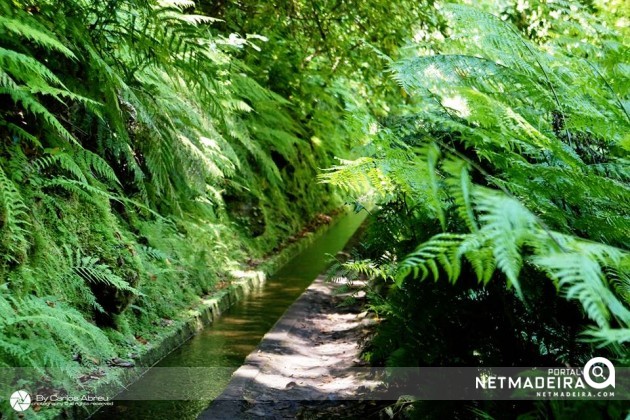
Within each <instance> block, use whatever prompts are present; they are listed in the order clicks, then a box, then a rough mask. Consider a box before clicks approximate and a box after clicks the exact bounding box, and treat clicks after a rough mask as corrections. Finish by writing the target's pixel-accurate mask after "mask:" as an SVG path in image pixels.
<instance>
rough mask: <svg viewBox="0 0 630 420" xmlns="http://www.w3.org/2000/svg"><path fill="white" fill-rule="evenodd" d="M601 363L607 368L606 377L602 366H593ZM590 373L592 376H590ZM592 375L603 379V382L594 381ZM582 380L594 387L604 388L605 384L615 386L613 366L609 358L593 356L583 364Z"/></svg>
mask: <svg viewBox="0 0 630 420" xmlns="http://www.w3.org/2000/svg"><path fill="white" fill-rule="evenodd" d="M598 363H599V364H602V365H604V366H606V368H607V369H608V378H606V376H605V375H604V368H603V367H601V366H594V365H595V364H598ZM591 375H592V377H591ZM593 377H595V378H600V379H604V381H603V382H596V381H594V380H593ZM584 380H585V381H586V383H587V384H589V386H591V387H592V388H595V389H604V388H606V387H607V386H611V385H612V387H613V388H614V387H615V367H614V366H613V364H612V363H611V362H610V360H608V359H606V358H605V357H594V358H592V359H591V360H589V361H588V362H586V364H585V365H584Z"/></svg>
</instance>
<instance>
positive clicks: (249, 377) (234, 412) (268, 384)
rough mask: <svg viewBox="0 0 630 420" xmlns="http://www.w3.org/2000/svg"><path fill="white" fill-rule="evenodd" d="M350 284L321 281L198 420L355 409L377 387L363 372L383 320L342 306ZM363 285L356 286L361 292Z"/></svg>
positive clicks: (311, 414) (267, 336) (360, 296)
mask: <svg viewBox="0 0 630 420" xmlns="http://www.w3.org/2000/svg"><path fill="white" fill-rule="evenodd" d="M342 284H343V283H332V282H326V281H325V279H324V277H323V276H320V277H318V278H317V279H316V280H315V281H314V282H313V283H312V284H311V286H309V287H308V289H306V291H305V292H304V293H303V294H302V295H301V296H300V297H299V298H298V299H297V300H296V301H295V302H294V303H293V304H292V305H291V306H290V307H289V309H287V311H286V312H285V314H284V315H283V316H282V318H280V319H279V320H278V322H277V323H276V324H275V325H274V327H273V328H272V329H271V330H270V331H269V332H268V333H267V334H265V336H264V337H263V339H262V341H261V342H260V344H259V345H258V347H257V348H256V349H255V350H254V351H253V352H252V353H250V355H249V356H248V357H247V358H246V359H245V362H244V363H243V365H242V366H241V367H240V368H239V369H238V370H237V371H236V372H235V373H234V375H233V377H232V379H231V381H230V383H229V385H228V386H227V388H226V389H225V390H224V391H223V393H222V394H221V395H220V396H219V397H218V398H217V399H215V401H214V402H213V403H212V404H211V405H210V407H208V408H207V409H206V410H205V411H204V412H202V413H201V415H200V416H199V419H235V418H238V419H248V418H278V419H280V418H303V417H308V418H314V417H318V414H319V415H323V414H324V413H325V412H327V411H329V410H334V411H335V413H336V414H339V410H342V411H343V410H344V407H349V406H350V405H351V403H350V402H351V401H355V402H354V404H355V405H356V401H357V400H360V399H361V391H362V390H364V389H366V388H368V387H373V386H374V385H375V384H374V383H372V382H371V381H369V380H368V379H366V378H364V377H362V376H361V375H360V374H357V373H356V371H357V370H356V369H355V370H353V369H352V368H356V367H358V366H360V365H361V364H362V362H361V361H360V359H359V355H360V352H361V343H363V342H364V340H365V338H366V337H367V336H368V335H369V334H370V333H371V331H372V330H373V328H374V325H375V323H376V321H375V320H374V319H371V318H370V317H368V316H366V313H365V312H360V310H361V306H360V303H361V301H362V300H363V299H364V294H363V292H358V293H356V294H355V297H357V298H358V299H357V301H358V302H357V304H353V305H352V306H339V304H340V303H341V302H342V301H343V300H344V299H345V298H346V297H348V296H349V293H352V291H351V292H349V293H345V294H338V293H335V290H336V289H338V288H339V287H341V285H342ZM358 286H359V284H357V283H355V284H354V285H351V289H354V291H355V292H356V290H357V287H358Z"/></svg>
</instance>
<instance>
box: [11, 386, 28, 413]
mask: <svg viewBox="0 0 630 420" xmlns="http://www.w3.org/2000/svg"><path fill="white" fill-rule="evenodd" d="M9 401H10V402H11V407H13V409H14V410H15V411H24V410H26V409H27V408H29V407H30V406H31V394H29V393H28V392H26V391H24V390H23V389H20V390H19V391H15V392H14V393H13V394H11V398H9Z"/></svg>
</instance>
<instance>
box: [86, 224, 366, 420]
mask: <svg viewBox="0 0 630 420" xmlns="http://www.w3.org/2000/svg"><path fill="white" fill-rule="evenodd" d="M364 219H365V213H364V212H362V213H360V214H350V215H347V216H345V217H343V218H342V219H340V220H339V221H338V222H337V223H336V224H335V225H334V226H332V227H331V228H329V230H328V231H327V232H326V233H324V235H322V236H321V237H320V238H318V239H317V240H315V241H314V242H313V244H312V245H310V246H309V247H308V248H306V249H305V250H304V251H303V252H302V253H301V254H299V255H298V256H296V257H295V258H294V259H292V260H291V261H289V262H288V263H287V264H286V265H285V266H284V267H282V268H281V269H280V270H279V271H278V272H277V273H276V274H274V275H273V276H271V277H270V278H269V279H268V280H267V282H265V284H264V286H263V287H262V288H261V289H259V290H255V291H253V292H252V293H251V294H250V295H249V296H247V297H245V298H244V299H243V300H241V301H240V302H238V303H237V304H235V305H234V306H232V307H231V308H230V309H229V310H228V311H226V312H225V313H224V314H223V316H221V317H220V318H219V319H217V320H216V321H215V322H214V323H212V324H211V325H209V326H208V327H206V328H205V329H204V330H203V331H201V332H200V333H199V334H197V335H196V336H194V337H193V338H191V339H190V340H189V341H188V342H186V343H184V344H183V345H182V346H181V347H179V348H178V349H177V350H175V351H173V352H172V353H171V354H169V355H168V356H167V357H165V358H164V359H162V361H160V363H158V364H157V365H156V367H157V368H158V369H155V371H162V372H164V371H173V372H181V371H184V369H182V368H183V367H188V368H190V369H188V370H186V371H187V372H189V376H191V375H190V372H192V376H195V377H193V378H192V379H189V380H188V381H184V382H180V381H177V380H168V379H166V380H165V379H159V380H156V376H155V375H151V374H150V373H151V371H149V374H147V375H145V377H143V378H141V379H140V380H139V381H137V382H136V383H135V384H133V385H132V386H130V387H129V389H128V390H127V391H126V392H125V394H122V395H120V396H118V397H117V398H118V399H120V400H116V401H115V403H114V406H113V407H106V408H104V409H103V410H100V411H99V412H97V413H96V414H95V415H94V416H93V417H92V418H94V419H113V418H125V419H127V418H128V419H152V420H154V419H195V418H196V417H197V415H199V413H201V411H203V410H204V409H205V408H206V407H207V406H208V405H209V404H210V402H211V401H212V399H213V398H215V397H217V396H218V395H219V394H221V392H222V391H223V389H224V388H225V387H226V385H227V384H228V382H229V381H230V377H231V375H232V373H233V372H234V371H235V370H236V369H237V368H238V367H239V366H240V365H241V364H242V363H243V360H244V359H245V357H246V356H247V355H248V354H249V353H251V352H252V350H254V348H255V347H256V346H257V345H258V343H259V342H260V340H261V338H262V336H263V335H264V334H265V333H266V332H267V331H269V330H270V329H271V327H272V326H273V325H274V324H275V322H276V321H277V320H278V319H279V318H280V317H281V316H282V314H283V313H284V311H285V310H286V309H287V308H288V307H289V305H291V303H293V301H295V299H297V298H298V297H299V296H300V294H302V292H303V291H304V290H305V289H306V288H307V287H308V286H309V285H310V284H311V283H312V282H313V280H314V279H315V278H316V277H317V276H318V275H319V274H320V273H322V272H323V271H324V270H325V269H326V268H327V266H328V265H329V263H330V255H331V254H332V255H334V254H336V253H337V252H339V251H340V250H342V249H343V247H344V245H345V244H346V243H347V242H348V240H349V239H350V238H351V237H352V235H353V234H354V233H355V231H356V230H357V229H358V227H359V226H360V225H361V223H362V222H363V220H364ZM165 368H172V369H170V370H169V369H165ZM208 368H210V369H208ZM153 370H154V369H152V371H153ZM196 373H198V374H196ZM174 376H177V375H172V376H171V377H174ZM166 377H167V378H168V376H166ZM156 382H158V383H156ZM160 389H163V390H165V391H169V390H175V391H179V393H178V392H174V393H175V394H178V395H181V393H182V392H183V391H190V394H189V395H203V396H202V397H201V398H199V397H193V398H189V399H188V400H184V399H160V400H156V399H150V400H149V399H144V400H141V399H143V398H156V397H158V396H159V395H160V392H159V390H160ZM193 391H194V392H193ZM172 394H173V392H172V391H171V394H168V393H167V395H172ZM142 395H145V396H146V397H142ZM151 396H152V397H151ZM125 398H128V399H130V400H124V399H125ZM159 398H169V397H159ZM177 398H180V397H179V396H178V397H177ZM132 399H135V400H132Z"/></svg>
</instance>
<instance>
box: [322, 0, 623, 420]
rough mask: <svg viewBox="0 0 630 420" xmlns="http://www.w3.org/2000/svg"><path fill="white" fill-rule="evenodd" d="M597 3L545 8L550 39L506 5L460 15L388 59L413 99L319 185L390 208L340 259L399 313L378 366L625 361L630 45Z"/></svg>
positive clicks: (384, 333) (375, 297) (612, 411)
mask: <svg viewBox="0 0 630 420" xmlns="http://www.w3.org/2000/svg"><path fill="white" fill-rule="evenodd" d="M541 4H543V3H542V2H541ZM521 6H522V5H521ZM613 6H614V5H613ZM522 7H524V6H522ZM613 9H614V8H613ZM597 10H598V9H597V8H596V7H594V6H593V7H592V10H591V11H589V10H588V9H587V8H585V7H577V6H575V5H572V6H571V9H570V13H568V12H569V10H565V11H562V10H561V9H560V10H549V9H547V10H541V14H542V16H539V19H538V20H540V21H541V22H543V23H542V27H544V28H545V36H543V35H542V33H541V32H540V30H541V25H539V24H537V23H534V22H532V23H529V24H526V23H525V22H522V21H521V20H520V19H521V18H524V17H525V16H530V15H528V14H525V13H523V14H514V13H513V12H514V10H513V9H510V8H507V9H506V10H505V14H504V15H503V19H501V18H500V17H497V16H494V15H492V14H489V13H487V12H484V11H481V10H479V9H476V8H471V7H465V6H457V5H449V6H446V7H444V9H443V10H442V15H443V16H444V18H445V19H446V21H447V25H448V30H447V31H445V32H444V33H442V34H440V35H438V36H435V35H434V36H432V35H431V34H428V33H426V32H425V33H419V34H418V35H417V37H416V42H415V43H413V44H412V45H410V47H409V48H408V49H407V51H408V52H409V54H408V56H407V57H405V58H403V59H400V60H397V61H395V62H394V63H393V64H392V70H393V77H394V78H395V79H396V80H397V81H398V82H399V83H400V85H401V87H402V88H403V89H404V95H405V96H406V101H405V105H404V106H402V107H400V108H399V109H398V110H397V112H395V113H393V114H392V115H390V117H389V118H387V119H385V120H380V121H374V125H375V128H374V130H373V131H372V133H373V134H372V141H371V142H370V143H369V145H368V146H367V147H366V149H365V153H364V154H365V155H364V157H362V158H360V159H356V160H351V161H346V162H343V163H342V165H338V166H336V167H335V168H332V170H331V171H330V172H328V173H326V174H324V175H322V179H323V180H324V181H326V182H331V183H333V184H335V185H338V186H341V187H343V188H345V189H347V190H348V191H350V192H353V193H354V194H355V195H356V196H357V197H358V198H362V199H365V198H366V193H365V192H366V191H371V194H368V196H370V197H372V196H375V197H376V199H377V200H378V202H379V203H380V204H381V205H382V208H383V210H382V211H381V212H380V214H379V215H378V216H377V219H378V221H377V223H374V227H373V228H372V230H373V233H372V236H373V237H372V238H368V239H367V240H366V249H365V250H364V251H363V253H362V255H360V257H359V258H357V259H355V260H354V261H351V262H349V263H346V264H345V268H346V269H347V270H348V273H349V274H351V275H352V273H355V274H354V275H356V273H359V274H362V275H368V276H370V277H371V278H373V279H374V280H375V283H374V286H373V287H374V290H373V292H372V302H373V308H374V310H376V311H377V312H379V313H381V314H383V315H384V316H385V318H386V321H385V322H384V323H383V325H382V326H381V328H380V329H379V333H378V334H377V337H376V338H375V340H374V341H373V343H372V347H371V349H369V352H368V356H369V357H370V358H371V360H372V361H373V362H375V363H384V364H387V365H391V366H418V365H429V366H554V365H560V366H562V365H570V366H582V365H583V364H584V363H585V362H586V361H587V360H588V359H589V358H591V357H593V355H595V354H597V355H604V356H606V357H609V358H610V359H614V360H615V363H616V364H617V365H618V366H624V365H627V363H628V362H629V360H628V351H627V343H628V342H629V341H630V294H629V293H628V291H629V290H630V288H629V287H630V277H629V275H630V254H629V253H628V246H629V243H628V238H629V237H630V235H629V234H630V223H629V220H630V217H629V216H630V214H629V210H630V188H629V184H628V181H629V179H630V166H629V165H628V163H629V162H628V153H629V151H630V143H629V141H628V140H629V137H628V132H629V128H630V117H629V115H628V99H629V96H628V95H629V93H630V92H629V91H628V87H629V86H630V84H629V83H628V82H629V80H628V78H629V77H630V73H629V72H628V68H627V62H624V59H625V58H627V51H628V45H627V41H625V40H624V33H620V32H618V29H617V28H615V27H614V26H613V25H611V22H612V23H613V24H614V22H617V23H618V24H623V21H620V20H618V17H615V16H614V14H612V13H611V14H606V13H605V12H604V11H602V12H601V13H600V14H597V13H596V12H597ZM494 11H496V8H495V9H494ZM551 16H555V17H556V18H557V17H562V16H565V18H564V19H561V20H560V21H558V20H555V19H553V18H552V17H551ZM506 20H507V21H509V20H513V21H515V22H517V23H518V24H519V28H520V29H521V30H522V31H521V30H519V28H517V27H514V26H513V25H512V24H510V23H508V22H506ZM578 22H579V23H578ZM533 28H535V30H534V29H533ZM620 30H621V31H623V28H620ZM625 35H626V38H625V39H627V33H626V34H625ZM528 37H529V39H528ZM366 257H369V259H365V258H366ZM427 278H433V279H435V280H436V281H438V280H440V281H441V280H445V281H447V282H450V283H451V285H449V284H447V283H445V284H442V283H437V284H427V283H419V281H420V280H425V279H427ZM383 286H385V290H386V292H383V291H382V290H381V289H382V288H383ZM377 290H378V292H377ZM558 296H560V297H564V298H566V299H567V300H569V301H574V302H576V303H577V304H578V305H579V306H578V305H576V304H573V303H571V302H562V301H561V300H559V299H558ZM431 407H432V408H427V406H423V408H422V409H421V410H431V409H437V410H439V409H446V410H449V411H450V412H452V410H454V407H453V406H448V407H445V406H439V405H434V406H431ZM558 407H560V408H559V412H560V413H558V412H557V413H556V415H560V414H561V411H562V409H565V410H566V406H556V405H553V406H552V408H558ZM576 407H577V406H576ZM603 407H605V405H601V406H600V408H602V409H603ZM619 407H620V405H615V404H610V406H609V407H608V408H606V409H605V410H609V413H608V414H609V415H610V416H612V417H615V416H616V415H620V413H619V412H618V410H619ZM484 409H487V410H489V412H491V413H492V414H493V415H500V414H501V413H502V412H505V410H511V409H514V407H511V406H510V404H499V403H497V404H495V405H492V404H490V405H486V406H484ZM519 409H520V410H527V407H520V408H519ZM465 412H468V408H465V409H464V411H463V413H465ZM420 413H421V414H420V415H427V414H428V413H427V412H425V411H420ZM570 413H571V411H566V413H564V415H568V416H570V415H571V414H570ZM433 414H435V415H437V414H436V413H433ZM442 414H443V415H444V414H445V413H442ZM462 415H464V414H462Z"/></svg>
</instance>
